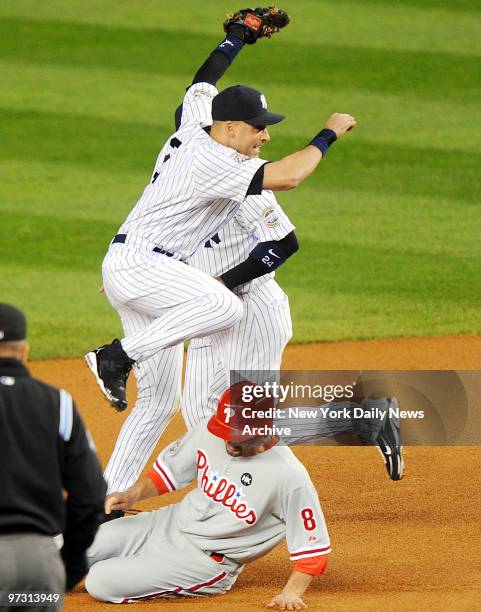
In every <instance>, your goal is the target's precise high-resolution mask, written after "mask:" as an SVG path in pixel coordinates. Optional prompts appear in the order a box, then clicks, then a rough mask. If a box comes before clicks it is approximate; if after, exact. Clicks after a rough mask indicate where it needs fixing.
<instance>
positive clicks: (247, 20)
mask: <svg viewBox="0 0 481 612" xmlns="http://www.w3.org/2000/svg"><path fill="white" fill-rule="evenodd" d="M288 23H289V16H288V15H287V13H286V12H285V11H282V10H280V9H277V8H276V9H274V7H267V8H257V9H255V10H252V9H241V10H240V11H237V12H236V13H233V14H231V15H228V16H227V19H226V20H225V21H224V24H223V25H224V31H225V33H226V37H225V38H224V40H222V42H221V43H219V44H218V45H217V47H216V48H215V49H214V50H213V51H212V53H211V54H210V55H209V57H208V58H207V59H206V60H205V62H204V63H203V64H202V66H201V67H200V68H199V70H198V71H197V72H196V74H195V76H194V78H193V80H192V83H191V85H190V87H191V86H192V85H195V84H196V83H208V84H210V85H212V86H214V87H215V85H216V84H217V81H218V80H219V79H220V78H221V77H222V76H223V75H224V73H225V72H226V70H227V69H228V68H229V66H230V65H231V64H232V62H233V61H234V59H235V58H236V57H237V55H238V54H239V52H240V51H241V50H242V48H243V46H244V45H245V44H248V45H253V44H254V43H255V42H257V40H258V39H259V38H264V37H267V38H270V37H271V36H272V35H273V34H275V33H276V32H278V31H279V30H280V29H281V28H283V27H285V26H286V25H287V24H288ZM186 114H187V115H188V112H187V109H186ZM182 120H184V121H185V117H183V105H182V104H181V105H180V106H179V107H178V108H177V110H176V111H175V127H176V129H179V127H180V124H181V122H182Z"/></svg>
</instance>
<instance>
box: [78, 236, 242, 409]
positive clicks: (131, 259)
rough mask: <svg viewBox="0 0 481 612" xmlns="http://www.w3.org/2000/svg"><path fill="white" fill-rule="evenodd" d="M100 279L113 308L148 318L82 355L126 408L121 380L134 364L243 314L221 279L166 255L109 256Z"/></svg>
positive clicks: (109, 394)
mask: <svg viewBox="0 0 481 612" xmlns="http://www.w3.org/2000/svg"><path fill="white" fill-rule="evenodd" d="M114 246H115V245H114ZM117 246H118V245H117ZM120 246H121V247H124V246H125V245H120ZM111 249H112V247H111ZM103 280H104V288H105V292H106V295H107V297H108V298H109V300H110V302H111V304H112V305H113V306H114V308H116V309H117V310H119V309H120V308H122V307H128V308H130V309H131V310H133V311H135V312H138V313H140V314H143V315H146V316H148V317H151V319H150V322H149V323H148V324H147V325H145V326H144V327H142V328H140V329H138V330H136V331H135V332H134V333H132V334H129V335H127V336H126V337H125V338H124V339H123V340H122V341H121V342H114V343H112V344H110V345H106V346H103V347H99V348H98V349H96V350H94V351H91V352H90V353H88V354H87V356H86V360H87V363H88V365H89V367H90V369H91V370H92V372H93V373H94V375H95V377H96V380H97V383H98V384H99V386H100V388H101V390H102V392H103V393H104V395H105V396H106V397H107V399H109V401H110V402H111V403H112V405H114V406H116V407H117V409H119V410H124V409H125V408H126V406H127V401H126V397H125V384H126V380H127V377H128V374H129V372H130V369H131V367H132V365H133V363H134V362H136V363H141V362H142V361H145V360H146V359H149V358H150V357H152V356H153V355H155V354H156V353H157V352H158V351H160V350H161V349H163V348H167V347H169V346H175V345H177V344H179V343H181V342H183V341H184V340H186V339H189V338H193V337H197V336H204V335H208V334H212V333H215V332H217V331H219V330H221V329H225V328H228V327H229V326H231V325H233V324H234V323H235V322H236V321H237V320H238V319H239V318H240V317H241V315H242V304H241V302H240V300H239V299H238V298H237V297H236V296H235V295H234V294H233V293H232V292H231V291H229V290H228V289H226V287H224V286H223V285H222V284H221V283H219V282H218V281H216V280H214V279H213V278H211V277H209V276H208V275H207V274H204V273H203V272H200V271H199V270H196V269H195V268H192V267H190V266H187V265H186V264H184V263H182V262H179V261H175V260H172V259H170V258H168V257H166V256H164V255H159V254H156V253H150V252H147V253H146V252H142V253H140V254H139V253H138V252H127V253H126V254H124V256H123V257H122V258H120V257H119V256H118V255H117V256H116V257H115V256H109V255H108V256H107V257H106V259H105V260H104V265H103Z"/></svg>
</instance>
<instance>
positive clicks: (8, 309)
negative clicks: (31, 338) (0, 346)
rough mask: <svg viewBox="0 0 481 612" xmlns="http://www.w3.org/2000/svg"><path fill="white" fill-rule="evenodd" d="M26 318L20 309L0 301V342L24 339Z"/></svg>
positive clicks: (25, 335)
mask: <svg viewBox="0 0 481 612" xmlns="http://www.w3.org/2000/svg"><path fill="white" fill-rule="evenodd" d="M26 337H27V320H26V318H25V315H24V314H23V312H22V311H21V310H19V309H18V308H15V306H11V305H10V304H4V303H0V342H14V341H16V340H25V338H26Z"/></svg>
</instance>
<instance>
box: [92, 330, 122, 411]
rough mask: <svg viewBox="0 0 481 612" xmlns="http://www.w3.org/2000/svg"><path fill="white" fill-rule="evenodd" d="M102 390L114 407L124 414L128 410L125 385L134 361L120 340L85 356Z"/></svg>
mask: <svg viewBox="0 0 481 612" xmlns="http://www.w3.org/2000/svg"><path fill="white" fill-rule="evenodd" d="M85 361H86V362H87V365H88V367H89V368H90V369H91V370H92V373H93V375H94V376H95V379H96V380H97V384H98V386H99V387H100V390H101V391H102V393H103V394H104V395H105V397H106V398H107V399H108V400H109V402H110V403H111V404H112V406H113V407H114V408H115V409H116V410H117V411H118V412H122V411H123V410H125V409H126V408H127V397H126V395H125V385H126V384H127V378H128V376H129V373H130V370H131V369H132V366H133V364H134V361H132V359H130V358H129V357H128V355H127V353H126V352H125V351H124V349H123V348H122V344H121V343H120V340H114V341H113V342H112V343H111V344H104V345H103V346H100V347H99V348H97V349H95V350H93V351H90V353H87V354H86V355H85Z"/></svg>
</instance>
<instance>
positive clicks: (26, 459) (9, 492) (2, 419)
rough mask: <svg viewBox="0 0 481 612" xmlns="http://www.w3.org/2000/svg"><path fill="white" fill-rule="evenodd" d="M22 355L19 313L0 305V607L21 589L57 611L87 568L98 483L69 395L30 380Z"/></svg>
mask: <svg viewBox="0 0 481 612" xmlns="http://www.w3.org/2000/svg"><path fill="white" fill-rule="evenodd" d="M27 356H28V343H27V340H26V321H25V316H24V315H23V313H22V312H21V311H20V310H18V309H17V308H14V307H13V306H10V305H8V304H2V303H0V609H2V607H3V606H5V605H9V606H13V608H14V607H15V604H14V602H13V601H12V602H11V601H9V599H8V595H9V594H11V593H23V594H27V595H23V596H22V597H23V599H22V598H21V599H20V600H19V603H20V602H27V603H30V602H31V603H32V606H31V609H32V610H36V611H38V610H42V609H43V610H59V609H61V605H62V597H63V593H64V591H65V590H70V589H71V588H73V587H74V586H75V585H76V584H77V582H78V581H79V580H81V579H82V578H83V576H84V575H85V573H86V571H87V565H86V561H85V551H86V549H87V547H88V546H89V545H90V544H91V542H92V540H93V538H94V536H95V532H96V531H97V527H98V524H99V520H100V518H101V516H102V514H103V505H104V497H105V492H106V487H105V482H104V479H103V476H102V470H101V468H100V464H99V461H98V459H97V455H96V453H95V451H94V449H93V443H92V442H91V439H90V437H89V435H88V433H87V432H86V430H85V427H84V425H83V423H82V420H81V418H80V416H79V414H78V412H77V410H76V408H75V405H74V403H73V400H72V397H71V396H70V394H69V393H67V392H66V391H64V390H63V389H60V390H58V389H55V388H54V387H51V386H50V385H46V384H45V383H43V382H40V381H39V380H36V379H35V378H32V377H31V376H30V374H29V372H28V370H27V368H26V366H25V364H26V361H27ZM59 533H63V540H64V544H63V547H62V549H61V550H60V551H59V548H58V546H56V544H55V540H54V537H53V536H54V535H56V534H59ZM34 592H37V593H39V592H43V593H51V594H53V595H55V594H58V595H59V596H60V599H59V601H58V603H55V599H56V598H55V597H50V598H46V599H45V598H44V597H43V595H42V596H40V595H30V596H29V595H28V593H30V594H33V593H34ZM35 598H37V599H35ZM10 599H11V596H10ZM42 601H43V602H44V603H43V604H42ZM39 604H41V605H39ZM8 609H10V610H11V609H12V607H9V608H8ZM26 609H27V608H26V607H24V606H22V608H19V610H26Z"/></svg>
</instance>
